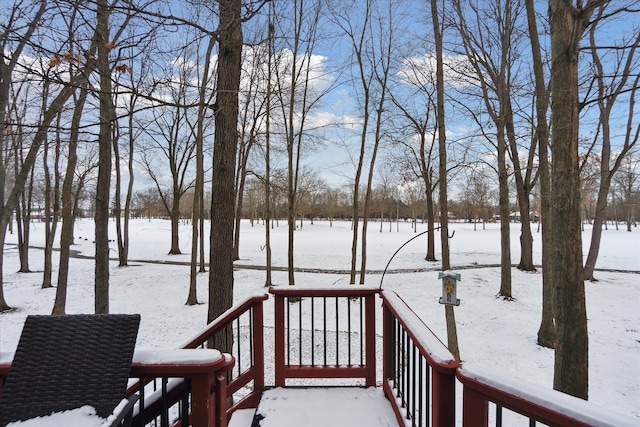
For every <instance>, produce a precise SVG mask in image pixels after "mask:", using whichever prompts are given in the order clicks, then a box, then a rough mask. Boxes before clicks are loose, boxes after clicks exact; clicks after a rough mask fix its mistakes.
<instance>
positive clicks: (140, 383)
mask: <svg viewBox="0 0 640 427" xmlns="http://www.w3.org/2000/svg"><path fill="white" fill-rule="evenodd" d="M138 397H139V398H138V411H139V414H140V416H139V417H138V419H139V420H140V422H139V424H140V427H144V403H145V402H144V378H142V377H140V378H138Z"/></svg>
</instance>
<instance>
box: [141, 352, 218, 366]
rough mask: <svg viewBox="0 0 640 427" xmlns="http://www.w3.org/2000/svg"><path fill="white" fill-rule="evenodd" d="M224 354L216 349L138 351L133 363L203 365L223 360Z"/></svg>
mask: <svg viewBox="0 0 640 427" xmlns="http://www.w3.org/2000/svg"><path fill="white" fill-rule="evenodd" d="M222 358H223V354H222V353H221V352H220V351H218V350H214V349H208V348H207V349H195V348H194V349H182V348H180V349H166V350H144V349H141V350H136V351H135V352H134V353H133V363H136V364H139V365H184V364H188V365H201V364H207V365H208V364H211V363H216V362H219V361H220V360H222Z"/></svg>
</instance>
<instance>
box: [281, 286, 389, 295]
mask: <svg viewBox="0 0 640 427" xmlns="http://www.w3.org/2000/svg"><path fill="white" fill-rule="evenodd" d="M378 292H380V288H379V287H377V286H369V285H331V286H309V285H295V286H272V287H270V288H269V293H271V294H274V295H291V296H305V295H306V296H364V295H371V294H376V293H378Z"/></svg>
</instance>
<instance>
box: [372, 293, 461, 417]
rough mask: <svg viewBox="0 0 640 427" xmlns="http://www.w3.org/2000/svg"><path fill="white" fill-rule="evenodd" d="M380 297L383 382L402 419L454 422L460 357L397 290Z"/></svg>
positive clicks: (396, 411)
mask: <svg viewBox="0 0 640 427" xmlns="http://www.w3.org/2000/svg"><path fill="white" fill-rule="evenodd" d="M381 296H382V301H383V311H382V319H383V332H382V335H383V356H382V372H383V382H382V387H383V390H384V393H385V395H386V396H387V398H388V399H389V401H390V402H391V405H392V407H393V409H394V411H395V413H396V417H397V419H398V424H399V425H410V426H431V425H433V426H453V425H455V416H456V414H455V372H456V368H457V367H458V362H457V360H456V359H455V357H454V356H453V355H452V354H451V352H449V350H448V349H447V347H446V346H445V345H444V344H443V343H442V342H441V341H440V340H439V339H438V338H437V337H436V336H435V334H434V333H433V332H431V330H430V329H429V328H428V327H427V326H426V325H425V324H424V323H423V322H422V320H420V318H419V317H418V316H417V315H416V314H415V313H414V312H413V311H412V310H411V309H410V308H409V306H408V305H407V304H406V303H405V302H404V301H403V300H402V299H401V298H400V297H399V296H398V295H397V294H396V293H395V292H393V291H382V292H381Z"/></svg>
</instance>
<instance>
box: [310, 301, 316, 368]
mask: <svg viewBox="0 0 640 427" xmlns="http://www.w3.org/2000/svg"><path fill="white" fill-rule="evenodd" d="M315 300H316V298H315V297H311V366H314V365H315V362H316V358H315V355H316V346H315V337H316V334H315V326H314V322H313V319H314V317H315V316H314V315H315V304H314V303H315Z"/></svg>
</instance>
